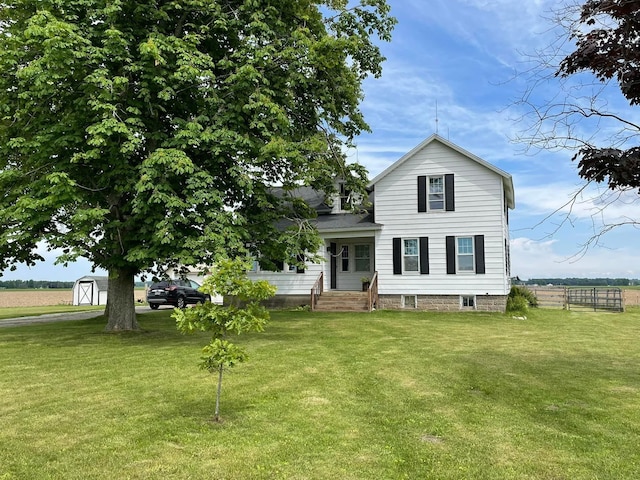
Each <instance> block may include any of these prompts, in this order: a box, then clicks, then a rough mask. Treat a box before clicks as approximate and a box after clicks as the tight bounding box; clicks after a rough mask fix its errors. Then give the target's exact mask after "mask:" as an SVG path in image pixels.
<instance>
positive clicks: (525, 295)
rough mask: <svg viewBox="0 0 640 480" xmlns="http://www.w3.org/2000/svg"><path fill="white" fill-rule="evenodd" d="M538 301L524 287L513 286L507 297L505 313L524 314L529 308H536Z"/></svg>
mask: <svg viewBox="0 0 640 480" xmlns="http://www.w3.org/2000/svg"><path fill="white" fill-rule="evenodd" d="M537 306H538V299H537V298H536V296H535V295H534V293H533V292H532V291H531V290H529V289H527V288H526V287H523V286H520V285H514V286H512V287H511V291H510V292H509V296H508V297H507V309H506V310H507V313H525V312H526V311H527V310H528V309H529V307H537Z"/></svg>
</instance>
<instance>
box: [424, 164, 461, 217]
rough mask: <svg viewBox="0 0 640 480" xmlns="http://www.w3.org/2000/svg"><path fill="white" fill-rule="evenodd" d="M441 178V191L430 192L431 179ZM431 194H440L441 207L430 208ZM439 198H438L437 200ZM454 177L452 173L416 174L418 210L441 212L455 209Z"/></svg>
mask: <svg viewBox="0 0 640 480" xmlns="http://www.w3.org/2000/svg"><path fill="white" fill-rule="evenodd" d="M433 179H441V181H442V192H437V193H432V192H431V180H433ZM432 195H442V200H441V201H442V208H432V207H431V205H432V201H435V200H432V199H431V196H432ZM439 201H440V200H438V202H439ZM455 209H456V208H455V177H454V174H453V173H444V174H440V175H419V176H418V212H419V213H422V212H424V213H429V212H432V213H441V212H454V211H455Z"/></svg>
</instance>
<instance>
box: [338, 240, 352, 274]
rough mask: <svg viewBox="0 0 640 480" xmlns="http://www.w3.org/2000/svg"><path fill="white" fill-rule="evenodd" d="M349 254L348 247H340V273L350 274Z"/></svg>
mask: <svg viewBox="0 0 640 480" xmlns="http://www.w3.org/2000/svg"><path fill="white" fill-rule="evenodd" d="M345 253H346V255H345ZM349 254H350V253H349V245H340V273H349V272H351V258H350V257H349ZM345 261H346V262H347V268H346V269H345V268H344V266H345V263H344V262H345Z"/></svg>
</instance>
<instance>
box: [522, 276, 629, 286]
mask: <svg viewBox="0 0 640 480" xmlns="http://www.w3.org/2000/svg"><path fill="white" fill-rule="evenodd" d="M515 283H523V284H525V285H549V284H551V285H563V286H578V287H603V286H611V287H628V286H629V285H640V280H638V279H629V278H530V279H529V280H523V281H521V282H520V281H518V280H516V282H515Z"/></svg>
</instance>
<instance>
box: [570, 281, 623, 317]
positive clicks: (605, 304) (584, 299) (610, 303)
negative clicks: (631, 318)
mask: <svg viewBox="0 0 640 480" xmlns="http://www.w3.org/2000/svg"><path fill="white" fill-rule="evenodd" d="M572 308H573V309H574V310H575V309H576V308H588V309H590V310H594V311H596V310H608V311H612V312H622V311H624V303H623V301H622V289H620V288H597V287H596V288H568V289H567V309H569V310H571V309H572Z"/></svg>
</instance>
